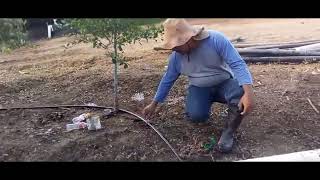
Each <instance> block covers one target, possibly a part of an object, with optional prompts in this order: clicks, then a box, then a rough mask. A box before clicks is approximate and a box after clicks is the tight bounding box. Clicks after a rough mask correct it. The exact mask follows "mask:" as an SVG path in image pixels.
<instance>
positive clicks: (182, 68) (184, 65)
mask: <svg viewBox="0 0 320 180" xmlns="http://www.w3.org/2000/svg"><path fill="white" fill-rule="evenodd" d="M188 56H189V57H188ZM180 74H184V75H186V76H188V78H189V83H190V84H192V85H196V86H200V87H201V86H212V85H214V84H215V83H217V82H219V81H221V80H222V79H223V78H225V77H226V75H229V76H232V77H234V78H235V79H237V80H238V82H239V85H240V86H241V85H244V84H252V83H253V80H252V76H251V74H250V72H249V70H248V67H247V65H246V63H245V62H244V60H243V59H242V58H241V56H240V55H239V53H238V52H237V50H236V49H235V48H234V46H233V44H232V43H231V42H230V41H229V40H228V38H227V37H226V36H225V35H224V34H222V33H220V32H218V31H213V30H209V37H208V38H206V39H204V40H202V41H201V42H200V44H199V47H197V48H196V49H193V50H192V51H191V52H190V53H189V55H183V54H180V53H178V52H175V51H173V52H172V53H171V55H170V56H169V64H168V68H167V71H166V72H165V74H164V75H163V77H162V79H161V81H160V84H159V87H158V90H157V93H156V95H155V97H154V100H155V101H156V102H160V103H162V102H164V101H165V99H166V97H167V95H168V93H169V91H170V89H171V87H172V86H173V84H174V82H175V81H176V80H177V79H178V77H179V76H180Z"/></svg>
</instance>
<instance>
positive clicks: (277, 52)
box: [238, 49, 320, 57]
mask: <svg viewBox="0 0 320 180" xmlns="http://www.w3.org/2000/svg"><path fill="white" fill-rule="evenodd" d="M238 52H239V54H240V55H243V56H258V57H262V56H320V52H304V51H296V50H282V49H238Z"/></svg>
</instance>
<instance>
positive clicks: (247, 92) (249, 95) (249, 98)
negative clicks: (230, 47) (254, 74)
mask: <svg viewBox="0 0 320 180" xmlns="http://www.w3.org/2000/svg"><path fill="white" fill-rule="evenodd" d="M243 90H244V94H243V96H242V98H241V99H240V102H239V105H238V106H239V108H240V109H241V111H242V112H241V115H243V116H245V115H247V114H248V113H250V112H251V111H252V109H253V106H254V101H253V90H252V86H251V85H243Z"/></svg>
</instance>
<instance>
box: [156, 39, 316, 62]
mask: <svg viewBox="0 0 320 180" xmlns="http://www.w3.org/2000/svg"><path fill="white" fill-rule="evenodd" d="M230 41H231V42H232V43H233V45H234V47H235V48H236V49H237V50H238V52H239V54H240V55H241V56H242V57H243V59H244V60H245V61H246V62H248V63H270V62H278V63H302V62H319V61H320V40H309V41H300V42H287V43H281V44H279V43H278V44H275V43H272V44H261V43H260V44H247V43H242V42H243V41H244V39H243V38H241V37H239V38H235V39H231V40H230ZM154 50H165V49H161V48H157V47H156V48H154Z"/></svg>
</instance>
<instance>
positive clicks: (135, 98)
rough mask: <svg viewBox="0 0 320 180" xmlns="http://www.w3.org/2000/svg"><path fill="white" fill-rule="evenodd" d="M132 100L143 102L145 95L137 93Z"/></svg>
mask: <svg viewBox="0 0 320 180" xmlns="http://www.w3.org/2000/svg"><path fill="white" fill-rule="evenodd" d="M131 99H132V100H133V101H143V100H144V94H143V93H136V94H134V95H133V96H132V97H131Z"/></svg>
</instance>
